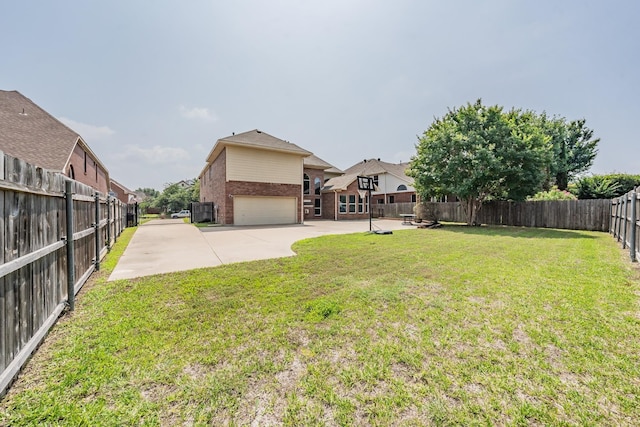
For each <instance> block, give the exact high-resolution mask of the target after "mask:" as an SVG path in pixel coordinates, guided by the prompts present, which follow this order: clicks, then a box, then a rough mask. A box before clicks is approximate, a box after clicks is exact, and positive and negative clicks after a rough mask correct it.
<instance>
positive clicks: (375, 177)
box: [373, 175, 378, 187]
mask: <svg viewBox="0 0 640 427" xmlns="http://www.w3.org/2000/svg"><path fill="white" fill-rule="evenodd" d="M373 185H375V186H376V187H377V186H378V175H373Z"/></svg>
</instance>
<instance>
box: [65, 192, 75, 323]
mask: <svg viewBox="0 0 640 427" xmlns="http://www.w3.org/2000/svg"><path fill="white" fill-rule="evenodd" d="M72 185H73V183H72V182H71V180H67V181H66V182H65V193H64V197H65V201H66V205H67V212H66V216H67V303H68V304H69V310H71V311H73V310H74V309H75V297H76V294H75V281H76V278H75V258H74V248H75V243H74V240H73V190H72Z"/></svg>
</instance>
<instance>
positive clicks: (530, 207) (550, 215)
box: [416, 199, 611, 231]
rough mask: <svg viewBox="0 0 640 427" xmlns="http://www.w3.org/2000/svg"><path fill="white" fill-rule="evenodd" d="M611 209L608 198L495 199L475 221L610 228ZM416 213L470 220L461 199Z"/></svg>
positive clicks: (423, 207) (425, 205) (422, 206)
mask: <svg viewBox="0 0 640 427" xmlns="http://www.w3.org/2000/svg"><path fill="white" fill-rule="evenodd" d="M610 208H611V200H609V199H596V200H542V201H528V202H503V201H492V202H487V203H484V204H483V205H482V208H481V209H480V211H479V212H478V216H477V218H476V221H477V222H478V223H479V224H487V225H509V226H515V227H542V228H561V229H566V230H591V231H609V221H610ZM416 216H417V217H419V218H422V219H427V220H428V219H438V220H439V221H451V222H466V221H467V216H466V215H465V213H464V210H463V208H462V204H461V203H460V202H446V203H437V202H428V203H420V204H419V205H418V206H417V207H416ZM432 216H435V218H432Z"/></svg>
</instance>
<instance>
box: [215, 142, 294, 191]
mask: <svg viewBox="0 0 640 427" xmlns="http://www.w3.org/2000/svg"><path fill="white" fill-rule="evenodd" d="M227 181H249V182H272V183H277V184H301V183H302V157H300V156H298V155H292V154H286V153H278V152H275V151H266V150H256V149H252V148H243V147H233V146H230V147H227Z"/></svg>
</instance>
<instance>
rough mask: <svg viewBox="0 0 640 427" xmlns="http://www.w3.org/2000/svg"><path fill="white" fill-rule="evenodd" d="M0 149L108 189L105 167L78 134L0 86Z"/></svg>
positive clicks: (75, 178) (21, 96) (36, 164)
mask: <svg viewBox="0 0 640 427" xmlns="http://www.w3.org/2000/svg"><path fill="white" fill-rule="evenodd" d="M0 150H2V151H4V152H5V153H7V154H9V155H11V156H13V157H17V158H19V159H22V160H24V161H26V162H28V163H30V164H32V165H35V166H39V167H41V168H43V169H48V170H51V171H55V172H59V173H61V174H63V175H66V176H68V177H69V178H71V179H74V180H76V181H79V182H81V183H83V184H86V185H89V186H91V187H93V188H94V189H96V190H97V191H99V192H101V193H103V194H107V193H108V192H109V171H108V170H107V168H106V167H105V166H104V165H103V164H102V162H100V160H99V159H98V156H96V155H95V154H94V153H93V151H91V148H89V145H88V144H87V143H86V142H85V141H84V140H83V139H82V137H81V136H80V135H79V134H78V133H77V132H75V131H74V130H72V129H70V128H68V127H67V126H65V125H64V124H63V123H62V122H60V121H59V120H58V119H56V118H55V117H53V116H52V115H50V114H49V113H47V112H46V111H45V110H43V109H42V108H40V107H39V106H38V105H36V104H35V103H34V102H33V101H31V100H30V99H29V98H27V97H25V96H24V95H22V94H21V93H20V92H18V91H4V90H0Z"/></svg>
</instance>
